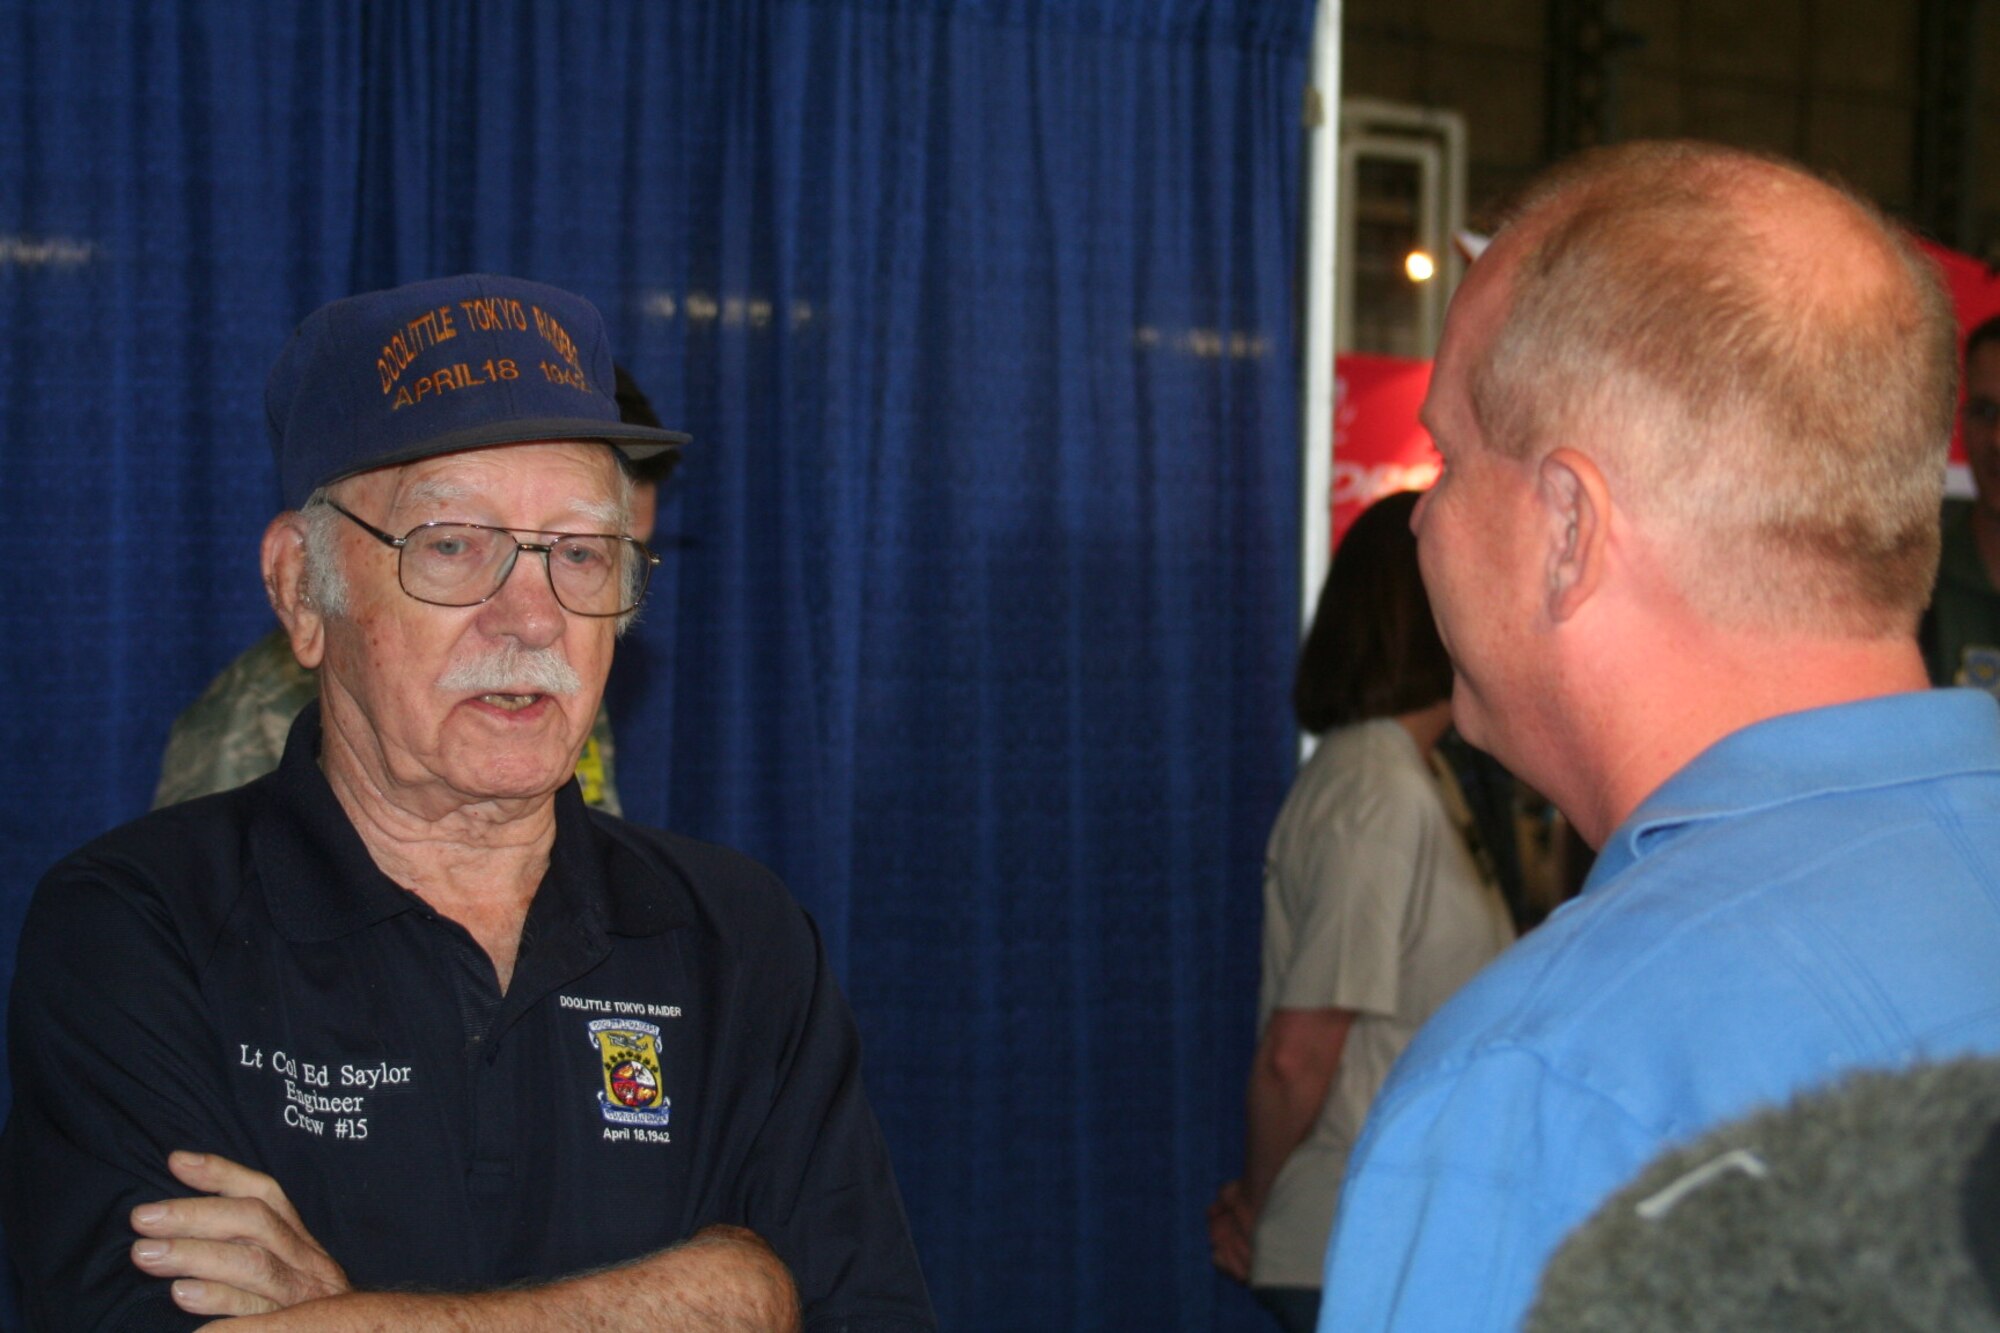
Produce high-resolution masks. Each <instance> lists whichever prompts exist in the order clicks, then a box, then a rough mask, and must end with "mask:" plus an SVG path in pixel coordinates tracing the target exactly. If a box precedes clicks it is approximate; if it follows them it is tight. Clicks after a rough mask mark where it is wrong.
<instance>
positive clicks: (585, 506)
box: [569, 500, 624, 527]
mask: <svg viewBox="0 0 2000 1333" xmlns="http://www.w3.org/2000/svg"><path fill="white" fill-rule="evenodd" d="M569 508H570V512H571V513H573V514H581V515H582V516H583V517H585V518H587V519H591V520H593V521H595V522H598V523H602V524H604V525H606V526H607V527H610V526H615V525H616V524H617V523H618V522H619V521H620V520H621V519H622V518H623V517H624V515H623V514H622V513H621V512H620V511H619V508H618V505H617V502H615V501H612V500H575V501H572V502H571V503H570V507H569Z"/></svg>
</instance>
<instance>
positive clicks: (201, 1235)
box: [131, 1152, 348, 1315]
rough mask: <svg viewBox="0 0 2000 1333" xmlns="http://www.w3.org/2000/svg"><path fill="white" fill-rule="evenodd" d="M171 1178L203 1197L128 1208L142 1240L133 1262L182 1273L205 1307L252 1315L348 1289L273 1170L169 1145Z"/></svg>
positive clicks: (159, 1273)
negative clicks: (272, 1174)
mask: <svg viewBox="0 0 2000 1333" xmlns="http://www.w3.org/2000/svg"><path fill="white" fill-rule="evenodd" d="M167 1165H168V1169H169V1170H170V1171H171V1172H172V1173H173V1175H174V1178H175V1179H176V1180H179V1181H180V1182H181V1183H183V1184H185V1185H187V1186H188V1187H190V1188H191V1189H197V1190H202V1191H204V1194H203V1196H202V1197H198V1198H182V1199H163V1200H161V1201H160V1202H158V1203H149V1204H142V1205H141V1206H139V1207H137V1208H135V1209H133V1210H132V1215H131V1223H132V1229H133V1230H134V1231H136V1232H138V1233H139V1236H140V1237H141V1239H139V1240H138V1241H137V1242H135V1243H134V1244H133V1246H132V1262H133V1263H134V1264H135V1265H137V1266H138V1268H139V1269H140V1270H141V1271H143V1272H146V1273H150V1274H152V1275H154V1276H155V1277H164V1278H178V1279H183V1280H184V1281H183V1282H180V1283H177V1284H176V1289H177V1294H176V1297H175V1299H176V1300H177V1301H179V1300H181V1297H180V1295H179V1294H178V1289H179V1288H180V1287H182V1286H185V1287H186V1288H187V1291H188V1292H189V1296H188V1299H191V1300H194V1301H196V1302H198V1304H196V1305H186V1304H183V1307H182V1308H184V1309H189V1310H193V1311H196V1312H197V1313H203V1314H231V1315H234V1314H251V1313H257V1312H259V1311H264V1310H273V1309H282V1308H284V1307H287V1306H291V1305H296V1304H298V1303H299V1302H301V1301H309V1300H316V1299H318V1298H319V1297H322V1296H331V1295H337V1294H339V1293H341V1292H344V1291H346V1290H348V1282H347V1274H346V1273H345V1272H343V1271H342V1270H341V1267H340V1265H339V1264H337V1263H335V1262H334V1260H333V1258H332V1256H330V1255H328V1254H327V1253H326V1251H324V1250H322V1249H321V1248H320V1247H319V1244H318V1242H317V1241H315V1240H314V1239H313V1238H312V1236H311V1234H310V1233H308V1232H307V1231H306V1229H305V1226H304V1224H303V1223H302V1222H301V1221H300V1220H299V1215H298V1213H297V1212H296V1211H295V1210H294V1209H293V1208H292V1205H291V1201H290V1200H289V1199H287V1198H286V1197H285V1194H284V1191H283V1190H282V1189H280V1188H279V1187H278V1183H277V1182H276V1181H275V1180H273V1179H272V1178H271V1177H269V1176H267V1175H265V1174H263V1173H262V1172H260V1171H253V1170H251V1169H249V1168H248V1167H245V1166H240V1165H238V1164H237V1163H235V1162H232V1161H230V1160H229V1159H228V1158H226V1157H217V1156H215V1155H214V1154H212V1153H208V1154H203V1153H181V1152H177V1153H173V1154H170V1155H169V1157H168V1159H167Z"/></svg>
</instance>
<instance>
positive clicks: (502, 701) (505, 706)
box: [479, 694, 542, 713]
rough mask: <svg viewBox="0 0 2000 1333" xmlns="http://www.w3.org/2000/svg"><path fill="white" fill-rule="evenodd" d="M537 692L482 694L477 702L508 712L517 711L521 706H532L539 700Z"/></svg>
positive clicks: (539, 696)
mask: <svg viewBox="0 0 2000 1333" xmlns="http://www.w3.org/2000/svg"><path fill="white" fill-rule="evenodd" d="M541 698H542V696H541V695H539V694H482V695H480V696H479V702H481V703H483V704H491V705H492V706H493V707H495V708H498V709H501V710H503V711H505V712H509V713H518V712H520V711H521V710H522V709H523V708H528V707H532V706H533V705H534V704H535V703H537V702H539V701H540V700H541Z"/></svg>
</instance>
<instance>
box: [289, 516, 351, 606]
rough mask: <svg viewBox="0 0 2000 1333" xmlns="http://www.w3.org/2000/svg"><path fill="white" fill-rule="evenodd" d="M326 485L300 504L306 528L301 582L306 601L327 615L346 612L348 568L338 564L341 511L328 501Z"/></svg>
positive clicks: (302, 521) (300, 518) (301, 517)
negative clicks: (345, 568)
mask: <svg viewBox="0 0 2000 1333" xmlns="http://www.w3.org/2000/svg"><path fill="white" fill-rule="evenodd" d="M331 499H332V494H331V492H330V491H329V489H328V488H327V487H325V486H322V487H320V488H319V489H318V490H316V491H314V492H313V493H312V494H311V495H309V496H307V497H306V502H305V503H304V504H303V505H301V506H299V520H300V522H301V524H302V525H303V527H304V529H305V571H304V579H303V582H304V586H305V595H306V598H307V600H308V601H310V602H311V603H312V604H313V605H315V606H317V607H318V608H319V609H320V611H321V613H322V614H324V615H329V616H344V615H346V614H347V571H346V570H344V569H342V568H341V567H340V539H339V530H340V523H341V518H340V513H339V511H337V510H336V509H334V508H333V506H332V505H331V504H330V503H329V501H330V500H331Z"/></svg>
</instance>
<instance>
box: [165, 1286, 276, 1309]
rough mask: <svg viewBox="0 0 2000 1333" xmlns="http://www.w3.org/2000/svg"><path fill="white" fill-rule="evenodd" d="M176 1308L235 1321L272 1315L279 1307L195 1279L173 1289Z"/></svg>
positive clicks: (257, 1297)
mask: <svg viewBox="0 0 2000 1333" xmlns="http://www.w3.org/2000/svg"><path fill="white" fill-rule="evenodd" d="M171 1290H172V1291H173V1294H174V1304H175V1305H178V1306H179V1307H180V1308H181V1309H183V1310H186V1311H187V1312H188V1313H189V1314H209V1315H221V1316H223V1317H224V1318H234V1317H236V1316H239V1315H247V1314H270V1313H272V1312H273V1311H275V1310H277V1309H278V1308H279V1307H278V1306H277V1305H276V1304H275V1303H273V1302H271V1301H267V1300H265V1299H263V1298H262V1297H260V1296H253V1295H251V1294H250V1293H249V1292H247V1291H239V1290H238V1289H236V1288H235V1287H230V1286H225V1285H223V1284H222V1283H220V1282H203V1281H200V1280H199V1279H196V1278H184V1279H182V1280H181V1281H179V1282H175V1283H174V1284H173V1286H172V1288H171Z"/></svg>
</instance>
